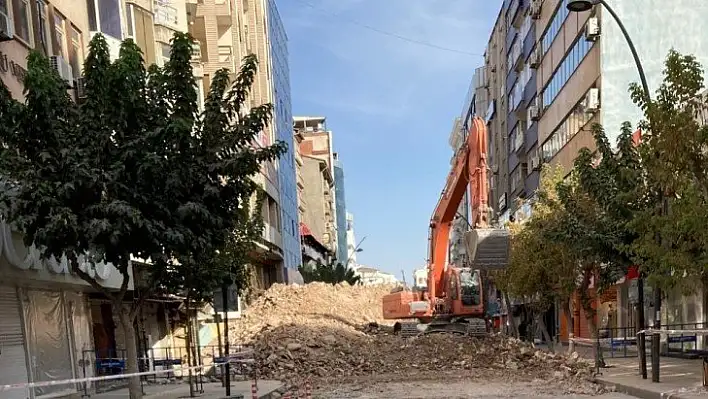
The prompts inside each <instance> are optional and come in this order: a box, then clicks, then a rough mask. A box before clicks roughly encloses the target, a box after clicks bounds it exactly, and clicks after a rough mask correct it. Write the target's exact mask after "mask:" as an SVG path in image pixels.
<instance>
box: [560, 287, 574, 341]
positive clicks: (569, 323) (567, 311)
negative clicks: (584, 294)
mask: <svg viewBox="0 0 708 399" xmlns="http://www.w3.org/2000/svg"><path fill="white" fill-rule="evenodd" d="M572 301H573V299H572V298H569V299H567V300H561V301H560V303H561V306H562V307H563V314H564V315H565V325H566V329H567V330H568V353H573V352H575V333H574V330H575V326H574V325H573V313H571V312H572V311H573V307H572V306H571V303H572Z"/></svg>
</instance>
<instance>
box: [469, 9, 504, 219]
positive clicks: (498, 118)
mask: <svg viewBox="0 0 708 399" xmlns="http://www.w3.org/2000/svg"><path fill="white" fill-rule="evenodd" d="M505 18H506V15H505V13H504V9H503V8H502V9H501V10H500V11H499V14H498V15H497V19H496V22H495V24H494V27H493V29H492V32H491V34H490V37H489V40H488V43H487V48H486V51H485V53H484V82H485V84H484V88H485V91H486V94H487V101H486V103H487V105H486V109H485V108H483V107H481V106H476V104H475V106H474V107H472V105H473V101H472V99H473V98H475V97H473V96H472V95H468V98H469V99H470V100H468V101H465V107H466V110H467V113H469V112H470V110H472V109H474V112H475V114H476V115H477V116H480V117H482V118H484V120H485V122H486V123H487V131H488V133H487V134H488V135H489V138H488V140H487V141H488V143H489V148H488V149H487V157H488V164H489V167H490V169H491V170H490V173H489V187H490V193H489V206H490V207H491V208H492V210H493V215H492V218H491V220H498V221H501V222H503V221H504V219H505V218H508V214H509V212H508V211H509V205H510V201H509V200H510V198H509V166H508V157H509V151H508V145H509V139H508V134H507V131H506V129H507V123H506V122H507V121H506V112H505V110H506V109H507V95H506V94H507V92H506V87H507V85H506V71H507V68H506V63H507V57H506V49H507V47H508V46H507V41H506V24H505ZM476 80H477V79H473V82H472V85H475V84H477V83H475V82H476ZM471 91H472V90H470V92H471ZM474 92H475V94H476V93H477V92H479V90H475V91H474ZM464 120H465V121H469V120H470V118H469V117H468V116H467V114H465V119H464ZM465 131H467V130H465Z"/></svg>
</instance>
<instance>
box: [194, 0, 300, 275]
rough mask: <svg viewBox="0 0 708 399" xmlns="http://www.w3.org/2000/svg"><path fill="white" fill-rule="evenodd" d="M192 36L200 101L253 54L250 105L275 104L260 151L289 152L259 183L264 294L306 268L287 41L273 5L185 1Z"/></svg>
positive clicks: (261, 0) (269, 1) (244, 0)
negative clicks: (279, 144)
mask: <svg viewBox="0 0 708 399" xmlns="http://www.w3.org/2000/svg"><path fill="white" fill-rule="evenodd" d="M187 14H188V17H189V32H190V33H191V34H192V36H193V37H194V38H195V40H196V49H195V50H196V51H195V59H194V64H195V67H196V68H195V75H197V79H198V87H199V88H200V89H201V92H202V98H203V97H204V96H206V93H207V92H208V90H209V84H210V81H211V78H212V77H213V76H214V73H216V71H218V70H220V69H223V68H226V69H228V70H230V71H232V72H234V73H235V72H236V70H237V69H238V68H239V66H240V61H241V59H242V58H243V57H244V56H246V55H248V54H251V53H253V54H255V55H256V56H257V57H258V60H259V69H258V73H257V76H256V78H255V81H254V84H253V87H252V91H251V93H250V95H249V99H248V101H249V105H250V106H252V107H253V106H258V105H261V104H265V103H270V104H273V106H274V115H273V120H272V123H270V124H269V125H268V126H267V128H266V129H264V131H263V132H261V134H260V135H259V136H258V138H257V140H256V141H257V143H256V144H257V145H262V146H267V145H270V144H272V143H273V142H274V141H275V140H281V141H283V142H285V143H286V144H287V146H288V152H287V153H286V154H285V155H283V157H281V158H280V159H279V160H277V161H275V162H268V163H265V164H264V166H263V168H262V172H261V174H259V175H258V176H256V180H257V181H258V183H260V184H261V186H262V187H263V188H264V189H265V191H266V193H267V198H266V200H265V203H264V205H263V209H262V214H263V217H264V220H265V223H266V228H265V230H264V233H263V239H264V243H265V246H264V248H263V250H264V255H265V256H264V264H263V265H261V267H259V268H258V274H259V277H258V281H257V283H258V284H259V285H260V286H261V288H267V287H269V286H270V285H271V284H272V283H273V282H283V281H290V280H292V279H293V278H295V275H296V274H297V267H298V266H299V265H300V264H301V263H302V251H301V247H300V245H301V244H300V232H299V222H298V187H297V173H296V159H295V158H296V155H295V150H294V147H295V145H294V141H293V128H292V105H291V98H290V70H289V65H288V46H287V40H288V39H287V35H286V33H285V29H284V27H283V24H282V21H281V18H280V15H279V13H278V9H277V6H276V3H275V1H274V0H240V1H236V2H232V1H229V0H187Z"/></svg>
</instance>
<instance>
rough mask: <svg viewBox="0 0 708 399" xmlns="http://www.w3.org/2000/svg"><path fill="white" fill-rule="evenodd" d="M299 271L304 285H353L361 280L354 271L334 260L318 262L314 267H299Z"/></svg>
mask: <svg viewBox="0 0 708 399" xmlns="http://www.w3.org/2000/svg"><path fill="white" fill-rule="evenodd" d="M299 270H300V274H302V278H303V280H304V281H305V284H307V283H311V282H313V281H321V282H324V283H330V284H332V285H335V284H339V283H343V282H346V283H349V284H351V285H355V284H359V283H360V280H361V277H360V276H358V275H356V273H355V272H354V269H352V268H350V267H347V266H345V265H344V264H343V263H341V262H337V261H336V260H331V261H329V262H327V263H322V262H320V261H318V262H317V263H316V264H314V265H310V266H300V267H299Z"/></svg>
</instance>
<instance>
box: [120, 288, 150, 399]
mask: <svg viewBox="0 0 708 399" xmlns="http://www.w3.org/2000/svg"><path fill="white" fill-rule="evenodd" d="M113 308H114V309H115V310H116V311H117V312H118V320H119V321H120V324H121V327H122V328H123V334H124V335H125V351H126V356H125V357H126V359H125V363H126V373H127V374H133V373H137V372H138V346H137V340H136V338H135V328H134V327H133V318H132V317H130V310H128V309H126V308H125V307H124V306H123V302H122V301H120V302H114V303H113ZM128 390H129V392H130V393H129V394H130V399H141V398H142V397H143V390H142V387H141V386H140V377H137V376H134V377H129V378H128Z"/></svg>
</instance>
